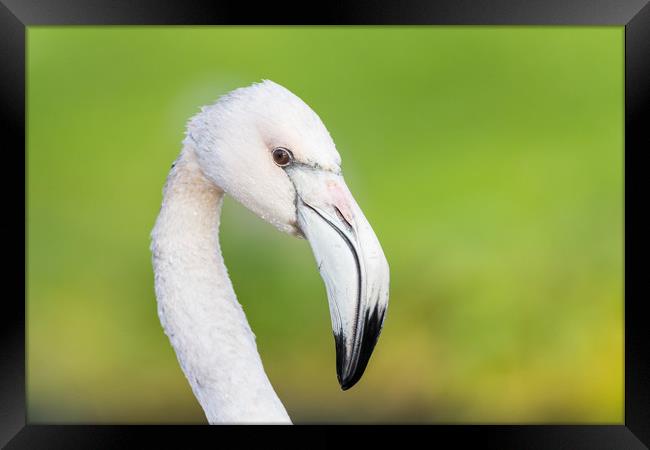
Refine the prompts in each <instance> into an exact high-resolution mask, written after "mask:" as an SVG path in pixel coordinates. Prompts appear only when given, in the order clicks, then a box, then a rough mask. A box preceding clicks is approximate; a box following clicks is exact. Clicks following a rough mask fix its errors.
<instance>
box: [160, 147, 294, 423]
mask: <svg viewBox="0 0 650 450" xmlns="http://www.w3.org/2000/svg"><path fill="white" fill-rule="evenodd" d="M222 204H223V191H221V190H220V189H219V188H217V187H216V186H215V185H214V184H213V183H211V182H210V181H208V180H207V179H206V178H205V177H204V176H203V174H202V172H201V170H200V168H199V166H198V164H197V162H196V159H195V156H194V151H193V149H191V148H189V147H188V146H186V147H185V148H184V149H183V151H182V152H181V155H180V156H179V158H178V159H177V160H176V162H175V164H174V166H173V167H172V170H171V171H170V173H169V175H168V177H167V182H166V184H165V188H164V192H163V202H162V207H161V209H160V213H159V215H158V219H157V221H156V225H155V227H154V229H153V231H152V233H151V237H152V244H151V250H152V253H153V268H154V276H155V290H156V297H157V300H158V315H159V317H160V322H161V324H162V326H163V329H164V330H165V333H166V334H167V336H168V337H169V340H170V342H171V344H172V346H173V347H174V350H175V352H176V356H177V358H178V361H179V363H180V366H181V368H182V370H183V372H184V373H185V376H186V377H187V379H188V381H189V383H190V385H191V387H192V391H193V392H194V395H195V396H196V398H197V399H198V401H199V403H200V404H201V406H202V407H203V410H204V411H205V414H206V417H207V419H208V422H209V423H210V424H215V423H291V421H290V419H289V416H288V414H287V412H286V410H285V408H284V406H283V405H282V403H281V402H280V400H279V398H278V396H277V395H276V393H275V391H274V390H273V387H272V386H271V383H270V381H269V379H268V377H267V376H266V373H265V372H264V368H263V366H262V361H261V359H260V356H259V353H258V351H257V345H256V344H255V335H254V334H253V332H252V331H251V329H250V326H249V324H248V321H247V320H246V316H245V314H244V311H243V310H242V307H241V305H240V304H239V302H238V301H237V297H236V295H235V292H234V290H233V287H232V283H231V282H230V278H229V277H228V271H227V269H226V266H225V264H224V261H223V257H222V254H221V247H220V245H219V236H218V235H219V223H220V216H221V207H222Z"/></svg>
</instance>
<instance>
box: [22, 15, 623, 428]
mask: <svg viewBox="0 0 650 450" xmlns="http://www.w3.org/2000/svg"><path fill="white" fill-rule="evenodd" d="M623 49H624V30H623V27H383V28H371V27H354V28H340V27H313V28H309V27H297V28H274V27H247V28H238V27H30V28H29V29H28V58H27V69H28V70H27V73H28V79H27V93H28V100H27V103H28V104H27V107H28V151H27V177H28V181H27V184H28V185H27V188H28V211H27V214H28V215H27V219H28V242H27V269H28V276H27V300H28V301H27V319H28V328H27V337H28V356H27V372H28V378H27V387H28V417H29V421H30V422H33V423H38V422H50V423H67V422H93V423H109V422H110V423H132V422H138V423H158V422H162V423H170V422H173V423H205V418H204V416H203V413H202V410H201V409H200V407H199V405H198V402H197V401H196V400H195V399H194V397H193V395H192V392H191V390H190V387H189V385H188V383H187V382H186V380H185V378H184V376H183V374H182V372H181V370H180V368H179V365H178V363H177V361H176V358H175V355H174V352H173V350H172V347H171V346H170V344H169V341H168V339H167V337H166V336H165V335H164V333H163V331H162V328H161V326H160V324H159V321H158V317H157V314H156V300H155V296H154V290H153V275H152V268H151V258H150V252H149V233H150V231H151V228H152V227H153V224H154V221H155V218H156V215H157V213H158V210H159V207H160V203H161V189H162V186H163V183H164V181H165V177H166V175H167V172H168V170H169V168H170V165H171V163H172V161H173V160H174V158H175V157H176V156H177V154H178V153H179V151H180V149H181V140H182V139H183V133H184V126H185V123H186V121H187V119H188V118H189V117H190V116H192V115H193V114H195V113H196V112H197V111H198V108H199V106H201V105H204V104H208V103H211V102H213V101H214V100H216V99H217V98H218V97H219V96H220V95H221V94H224V93H226V92H227V91H229V90H231V89H234V88H236V87H240V86H244V85H248V84H250V83H252V82H255V81H259V80H261V79H262V78H268V79H272V80H274V81H276V82H278V83H280V84H282V85H284V86H286V87H287V88H289V89H290V90H292V91H293V92H294V93H296V94H297V95H298V96H300V97H301V98H302V99H303V100H305V101H306V102H307V103H308V104H309V105H310V106H311V107H312V108H313V109H314V110H315V111H316V112H317V113H318V114H319V115H320V117H321V118H322V119H323V122H324V123H325V124H326V126H327V127H328V129H329V130H330V132H331V134H332V136H333V138H334V140H335V142H336V143H337V147H338V149H339V153H340V154H341V156H342V158H343V170H344V173H345V175H346V179H347V181H348V185H349V186H350V189H351V190H352V192H353V193H354V195H355V197H356V199H357V200H358V202H359V204H360V205H361V207H362V208H363V210H364V212H365V214H366V216H367V217H368V219H369V221H370V222H371V224H372V226H373V228H374V229H375V231H376V233H377V235H378V237H379V240H380V242H381V243H382V246H383V248H384V251H385V253H386V256H387V258H388V261H389V263H390V266H391V298H390V307H389V309H388V314H387V319H386V323H385V327H384V331H383V333H382V336H381V339H380V340H379V343H378V346H377V348H376V351H375V354H374V355H373V357H372V359H371V361H370V364H369V367H368V370H367V371H366V373H365V375H364V377H363V379H362V380H361V382H360V383H359V384H358V385H357V386H355V388H353V389H352V390H350V391H347V392H342V391H341V390H340V388H339V386H338V383H337V380H336V371H335V356H334V341H333V338H332V331H331V327H330V318H329V311H328V307H327V300H326V293H325V289H324V286H323V283H322V281H321V278H320V277H319V274H318V271H317V270H316V265H315V262H314V260H313V257H312V254H311V250H310V249H309V246H308V245H307V243H306V242H305V241H303V240H299V239H295V238H292V237H290V236H286V235H283V234H281V233H279V232H277V231H276V230H275V229H274V228H273V227H271V226H270V225H268V224H266V223H264V222H263V221H262V220H260V219H258V218H257V217H255V216H254V215H253V214H252V213H250V212H248V211H247V210H245V209H244V208H243V207H242V206H240V205H239V204H237V203H235V202H234V201H233V200H231V199H227V200H226V204H225V207H224V212H223V221H222V232H221V241H222V245H223V251H224V257H225V260H226V264H227V265H228V268H229V271H230V274H231V277H232V280H233V284H234V286H235V290H236V291H237V294H238V297H239V300H240V302H241V303H242V305H243V307H244V310H245V311H246V314H247V316H248V319H249V321H250V323H251V326H252V328H253V330H254V331H255V333H256V335H257V342H258V346H259V350H260V353H261V355H262V359H263V362H264V364H265V368H266V370H267V373H268V375H269V377H270V379H271V382H272V383H273V385H274V386H275V388H276V391H277V392H278V394H279V396H280V398H281V399H282V400H283V402H284V404H285V405H286V407H287V410H288V412H289V414H290V415H291V416H292V418H293V420H294V421H295V422H299V423H300V422H302V423H305V422H418V423H419V422H438V423H457V422H458V423H460V422H479V423H497V422H535V423H549V422H553V423H558V422H567V423H568V422H574V423H575V422H584V423H586V422H589V423H596V422H597V423H603V422H615V423H622V421H623V260H622V256H623V228H622V226H623V202H622V199H623V137H624V134H623V92H624V80H623V55H624V53H623Z"/></svg>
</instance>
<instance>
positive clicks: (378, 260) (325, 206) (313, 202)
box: [287, 167, 389, 390]
mask: <svg viewBox="0 0 650 450" xmlns="http://www.w3.org/2000/svg"><path fill="white" fill-rule="evenodd" d="M287 173H288V175H289V177H290V178H291V181H292V182H293V184H294V186H295V187H296V193H297V198H296V209H297V216H298V226H299V227H300V230H301V231H302V233H303V235H304V236H305V238H306V239H307V240H308V241H309V244H310V246H311V248H312V251H313V253H314V257H315V258H316V263H317V265H318V270H319V271H320V274H321V277H322V278H323V281H324V282H325V288H326V290H327V298H328V301H329V309H330V316H331V319H332V329H333V332H334V340H335V343H336V371H337V376H338V380H339V384H340V385H341V388H342V389H343V390H347V389H349V388H351V387H352V386H354V385H355V384H356V383H357V381H359V379H360V378H361V376H362V375H363V372H364V371H365V369H366V366H367V364H368V361H369V359H370V355H371V354H372V351H373V349H374V348H375V344H376V343H377V339H378V338H379V334H380V332H381V329H382V326H383V322H384V316H385V314H386V308H387V307H388V286H389V270H388V262H387V261H386V257H385V256H384V252H383V250H382V248H381V245H379V241H378V240H377V236H376V235H375V233H374V231H373V230H372V227H371V226H370V224H369V223H368V221H367V220H366V218H365V216H364V215H363V212H362V211H361V209H360V208H359V205H357V203H356V201H355V200H354V198H353V197H352V194H351V193H350V191H349V189H348V188H347V186H346V184H345V181H344V180H343V177H342V176H341V175H339V174H335V173H332V172H327V171H321V170H315V169H311V168H307V167H297V168H292V169H290V170H287Z"/></svg>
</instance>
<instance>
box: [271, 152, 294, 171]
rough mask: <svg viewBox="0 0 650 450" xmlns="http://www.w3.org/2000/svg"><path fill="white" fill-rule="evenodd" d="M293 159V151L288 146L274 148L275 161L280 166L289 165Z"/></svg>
mask: <svg viewBox="0 0 650 450" xmlns="http://www.w3.org/2000/svg"><path fill="white" fill-rule="evenodd" d="M292 159H293V156H291V152H290V151H289V150H287V149H286V148H282V147H278V148H276V149H274V150H273V162H275V163H276V164H277V165H278V166H280V167H284V166H288V165H289V163H290V162H291V160H292Z"/></svg>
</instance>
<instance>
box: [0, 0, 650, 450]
mask: <svg viewBox="0 0 650 450" xmlns="http://www.w3.org/2000/svg"><path fill="white" fill-rule="evenodd" d="M181 24H187V25H223V24H231V25H232V24H242V25H255V24H271V25H273V24H275V25H292V24H300V25H321V24H367V25H388V24H419V25H479V24H484V25H618V26H625V165H624V168H625V169H624V170H625V181H624V182H625V191H624V192H625V198H624V205H625V218H624V219H625V245H624V251H625V296H624V305H625V419H624V423H623V424H614V425H611V424H608V425H605V424H603V425H560V424H557V425H448V426H447V425H431V426H413V427H408V426H400V427H396V426H393V427H380V426H360V427H328V426H299V427H280V428H276V427H254V432H251V431H250V429H249V428H245V427H202V426H175V427H166V426H129V427H126V426H125V427H121V426H95V425H89V426H64V425H30V424H29V423H27V422H26V398H25V384H26V383H25V348H26V346H25V336H26V334H25V305H24V303H23V300H26V298H27V292H26V286H27V282H26V280H27V278H26V277H27V273H26V271H25V268H26V265H24V266H23V267H20V266H19V265H18V264H16V263H15V261H16V260H15V259H10V258H8V254H7V255H6V256H5V261H6V262H8V264H7V266H8V267H7V269H6V270H5V271H4V286H5V292H6V293H8V292H16V294H15V295H9V294H7V295H6V296H5V298H4V301H3V303H2V305H3V310H2V318H3V323H2V327H1V328H0V329H1V331H0V333H1V341H0V380H1V386H0V445H5V444H6V445H7V448H29V449H38V448H76V447H82V448H114V447H120V448H124V447H127V448H128V447H134V446H135V445H137V442H146V443H147V446H149V445H151V446H161V447H172V446H178V445H177V444H182V445H183V447H187V444H188V443H191V442H193V440H195V439H207V440H208V442H209V441H212V442H220V441H221V440H222V439H223V437H224V436H225V435H236V438H237V439H238V440H239V445H241V444H248V443H251V442H253V441H254V440H256V439H260V438H261V439H265V440H267V441H266V442H267V443H268V442H270V441H268V439H271V440H273V439H274V438H277V439H278V440H281V442H283V443H284V444H283V446H284V445H286V443H287V439H288V438H291V437H295V438H297V439H300V441H301V442H303V444H305V443H310V444H309V445H306V447H307V448H311V447H328V446H340V445H341V443H342V442H344V441H347V440H349V438H351V437H354V438H358V439H360V440H361V441H362V442H364V443H365V445H378V444H381V443H384V444H386V443H389V442H390V441H391V440H394V441H395V442H398V443H401V444H402V445H403V444H404V443H408V442H412V443H416V442H423V443H428V444H431V445H436V444H435V443H438V442H445V441H447V440H448V439H451V442H453V443H454V444H453V445H454V447H457V446H460V447H463V446H465V445H472V446H478V447H480V448H483V447H487V448H499V449H510V448H512V449H542V448H544V449H545V448H563V449H637V448H647V446H648V445H650V357H649V354H650V353H649V349H650V343H649V342H648V339H647V336H648V333H647V332H644V329H645V323H644V322H645V320H646V318H645V316H644V314H643V303H644V301H646V298H644V295H643V291H644V289H643V287H642V285H641V283H642V280H643V277H642V276H641V271H642V270H643V269H644V267H643V259H642V255H644V254H645V253H646V252H645V251H644V250H645V249H646V247H647V246H646V245H645V242H641V240H643V237H644V231H645V230H646V229H647V219H644V218H643V217H642V216H643V206H644V204H647V200H644V196H643V193H642V191H641V189H642V187H643V183H644V175H643V174H642V170H643V166H642V164H641V155H642V154H643V152H644V151H647V150H648V149H650V139H649V138H648V135H647V133H645V128H647V126H644V125H645V124H646V123H650V122H647V118H648V114H647V112H648V109H649V107H650V6H649V5H648V0H547V1H542V0H492V1H484V0H455V1H454V0H444V1H435V2H434V1H432V0H428V1H427V0H409V1H400V2H396V1H392V0H381V1H372V2H371V1H369V0H357V1H355V2H352V1H351V2H349V3H340V2H336V3H335V2H332V3H331V4H328V3H325V2H322V3H319V4H313V3H304V4H300V3H298V2H287V4H284V5H283V4H280V3H278V2H267V3H266V4H260V5H255V6H251V5H249V4H246V3H244V2H239V3H236V2H221V1H216V0H214V1H209V0H201V1H194V2H191V1H189V0H184V1H180V0H174V1H165V2H163V1H160V0H159V1H156V0H144V1H143V0H140V1H126V0H113V1H111V0H50V1H44V0H41V1H38V0H0V79H1V80H2V81H1V84H0V99H1V101H0V114H1V116H0V119H1V120H0V127H2V130H3V140H2V142H3V145H2V147H3V149H4V152H3V153H2V156H3V162H5V166H4V168H5V169H8V168H9V167H13V168H14V169H13V170H5V171H4V172H5V173H4V176H3V177H0V179H1V180H2V183H3V186H2V187H3V188H4V190H3V191H2V192H3V193H4V194H5V195H4V198H3V204H4V206H5V214H6V217H5V220H3V221H0V224H1V227H2V231H3V232H4V236H5V241H6V242H5V248H6V247H7V244H13V245H15V246H16V253H17V254H18V253H19V249H18V247H19V246H20V242H19V239H17V238H16V239H8V236H15V237H17V236H23V238H24V239H23V242H25V247H24V248H23V251H24V252H25V253H24V254H25V255H26V249H27V246H28V245H29V243H28V242H27V241H26V238H25V236H26V233H25V228H20V224H19V221H18V220H15V219H16V218H17V217H20V216H21V211H22V213H23V214H24V215H23V217H24V218H25V225H26V224H27V219H28V218H27V208H26V205H27V204H26V201H27V197H26V192H25V191H23V192H25V194H24V195H23V196H19V195H17V192H18V191H19V189H18V188H17V186H18V180H19V179H21V177H23V176H26V175H27V174H26V172H25V156H26V153H25V144H26V141H25V138H26V132H25V125H26V123H25V94H26V92H25V49H26V47H25V43H26V27H28V26H31V25H181ZM644 119H645V121H644ZM12 158H14V159H13V160H12ZM9 164H11V166H9ZM17 167H22V168H23V171H22V172H21V171H18V170H16V169H15V168H17ZM14 177H15V179H14ZM22 181H23V183H25V179H24V178H23V180H22ZM23 186H26V184H23ZM629 241H631V242H634V245H628V242H629ZM634 261H640V262H639V263H638V264H637V263H635V262H634ZM12 272H15V274H14V273H12ZM21 274H22V275H23V277H24V278H23V280H24V283H21V281H20V279H21V277H20V275H21ZM7 287H12V288H15V290H13V289H11V290H9V289H7ZM645 290H647V289H645ZM20 292H25V296H24V298H23V300H21V299H20V297H19V295H18V293H20ZM306 433H309V434H310V436H305V434H306ZM233 437H235V436H233ZM215 439H219V441H215ZM427 446H429V445H427Z"/></svg>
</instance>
